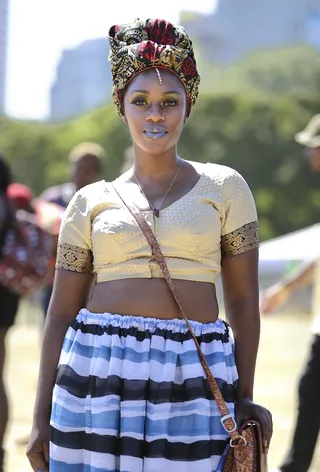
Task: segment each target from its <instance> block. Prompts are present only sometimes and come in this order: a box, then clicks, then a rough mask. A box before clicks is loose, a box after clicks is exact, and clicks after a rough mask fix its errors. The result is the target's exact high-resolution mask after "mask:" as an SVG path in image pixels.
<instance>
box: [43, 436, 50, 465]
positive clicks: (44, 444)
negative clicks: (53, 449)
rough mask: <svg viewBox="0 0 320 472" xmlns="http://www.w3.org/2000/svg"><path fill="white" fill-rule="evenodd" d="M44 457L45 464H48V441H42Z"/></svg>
mask: <svg viewBox="0 0 320 472" xmlns="http://www.w3.org/2000/svg"><path fill="white" fill-rule="evenodd" d="M42 447H43V453H44V459H45V461H46V463H47V464H49V441H44V442H43V443H42Z"/></svg>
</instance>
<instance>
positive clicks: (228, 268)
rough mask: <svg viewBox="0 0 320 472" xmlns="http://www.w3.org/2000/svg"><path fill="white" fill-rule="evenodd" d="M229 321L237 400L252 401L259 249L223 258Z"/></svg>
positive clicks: (257, 338)
mask: <svg viewBox="0 0 320 472" xmlns="http://www.w3.org/2000/svg"><path fill="white" fill-rule="evenodd" d="M221 268H222V271H221V276H222V283H223V293H224V302H225V311H226V318H227V320H228V322H229V323H230V326H231V328H232V330H233V333H234V337H235V345H236V364H237V368H238V373H239V386H238V398H243V397H246V398H250V399H251V400H252V399H253V383H254V371H255V365H256V358H257V351H258V346H259V337H260V314H259V284H258V249H253V250H252V251H248V252H245V253H243V254H239V255H237V256H227V257H223V258H222V264H221Z"/></svg>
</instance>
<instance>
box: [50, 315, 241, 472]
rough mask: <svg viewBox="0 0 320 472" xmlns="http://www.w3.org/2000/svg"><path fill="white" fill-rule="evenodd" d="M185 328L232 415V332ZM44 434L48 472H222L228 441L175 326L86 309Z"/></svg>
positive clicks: (72, 331) (68, 348) (188, 343)
mask: <svg viewBox="0 0 320 472" xmlns="http://www.w3.org/2000/svg"><path fill="white" fill-rule="evenodd" d="M191 325H192V327H193V329H194V331H195V334H196V336H197V339H198V341H199V343H200V345H201V349H202V351H203V353H204V354H205V356H206V359H207V362H208V364H209V366H210V367H211V370H212V373H213V375H214V377H215V379H216V380H217V383H218V385H219V387H220V389H221V391H222V394H223V396H224V399H225V401H226V402H227V404H228V407H229V409H230V411H231V412H233V410H234V401H235V393H236V384H237V378H238V376H237V369H236V366H235V359H234V341H233V336H232V332H231V330H230V327H229V326H228V325H227V324H226V323H225V322H224V321H222V320H220V319H218V320H217V321H216V322H214V323H207V324H202V323H199V322H196V321H191ZM50 434H51V438H50V472H62V471H63V472H80V471H81V472H163V471H166V472H194V471H197V470H199V471H201V472H220V471H222V469H223V465H224V451H225V448H226V445H227V440H228V435H227V433H226V432H225V431H224V429H223V427H222V425H221V423H220V414H219V410H218V408H217V405H216V402H215V401H214V400H213V398H212V395H211V393H210V389H209V386H208V382H207V380H206V378H205V375H204V372H203V369H202V366H201V364H200V361H199V357H198V354H197V351H196V348H195V345H194V342H193V340H192V338H191V336H190V334H189V333H188V330H187V327H186V324H185V322H184V321H183V320H179V319H174V320H159V319H154V318H143V317H137V316H122V315H114V314H109V313H105V314H93V313H90V312H89V311H87V310H85V309H83V310H81V311H80V313H79V315H78V316H77V318H76V319H75V321H74V322H73V323H72V325H71V326H70V328H69V329H68V332H67V334H66V337H65V340H64V344H63V349H62V353H61V357H60V362H59V367H58V373H57V379H56V384H55V387H54V392H53V407H52V414H51V433H50Z"/></svg>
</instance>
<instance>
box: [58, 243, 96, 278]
mask: <svg viewBox="0 0 320 472" xmlns="http://www.w3.org/2000/svg"><path fill="white" fill-rule="evenodd" d="M56 267H57V268H58V269H66V270H71V271H73V272H83V273H91V272H93V255H92V252H91V251H90V250H89V249H84V248H82V247H79V246H74V245H73V244H68V243H61V242H59V243H58V254H57V260H56Z"/></svg>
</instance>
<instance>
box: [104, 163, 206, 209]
mask: <svg viewBox="0 0 320 472" xmlns="http://www.w3.org/2000/svg"><path fill="white" fill-rule="evenodd" d="M197 173H198V174H199V178H198V180H197V181H196V182H195V184H194V185H193V186H192V187H191V188H190V190H188V191H187V192H186V193H185V194H184V195H182V196H181V197H179V198H177V200H175V201H174V202H172V203H170V205H167V206H166V207H164V208H162V209H161V210H159V216H160V215H161V213H162V212H165V211H166V210H168V209H169V208H171V207H173V206H174V205H175V204H176V203H178V202H180V201H181V200H183V199H184V198H186V197H188V196H189V195H190V194H191V193H192V192H193V191H194V190H195V189H196V188H197V187H198V186H199V184H200V182H202V180H203V178H204V175H205V174H204V172H203V171H201V172H200V173H199V172H197ZM117 180H118V179H116V180H115V182H116V181H117ZM105 183H107V182H106V181H105ZM144 198H145V200H146V202H147V203H148V204H149V202H148V200H147V198H146V197H145V196H144ZM140 211H141V213H150V212H151V213H152V212H153V209H152V208H149V209H148V210H140Z"/></svg>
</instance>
